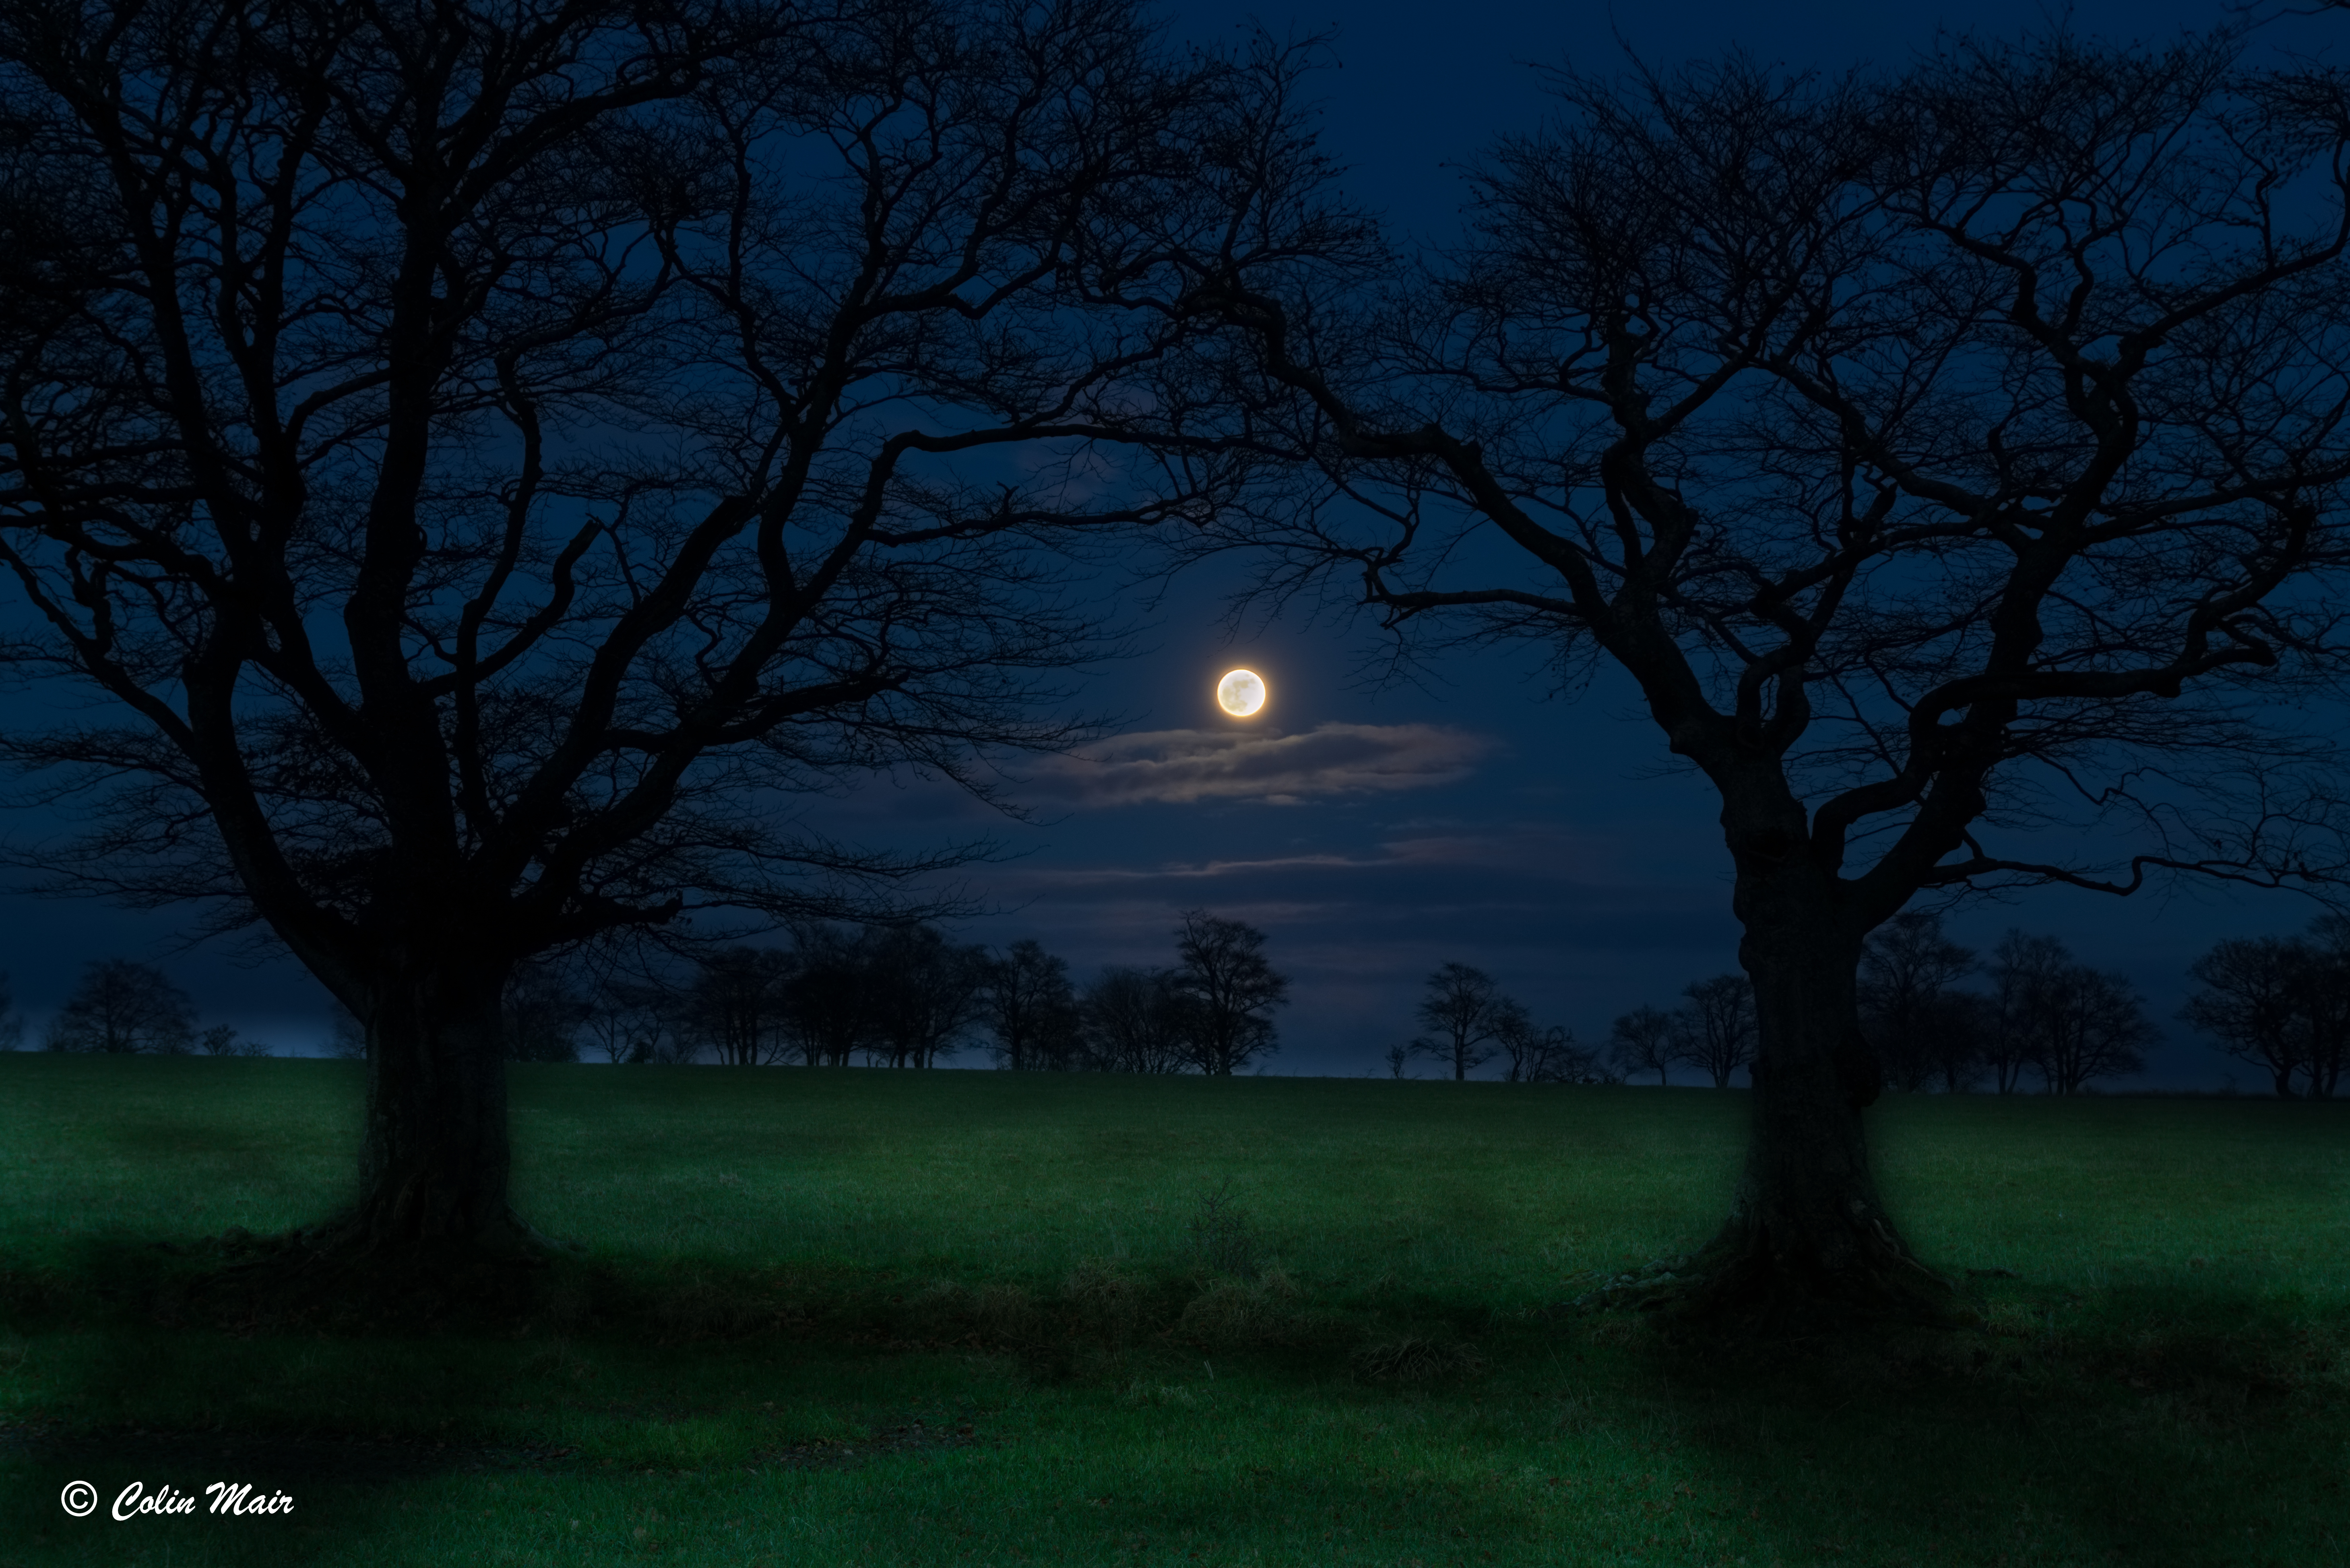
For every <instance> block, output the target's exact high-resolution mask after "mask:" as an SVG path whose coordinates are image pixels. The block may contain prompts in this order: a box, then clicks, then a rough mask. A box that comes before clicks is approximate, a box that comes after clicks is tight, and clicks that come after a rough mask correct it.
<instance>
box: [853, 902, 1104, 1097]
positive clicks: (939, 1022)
mask: <svg viewBox="0 0 2350 1568" xmlns="http://www.w3.org/2000/svg"><path fill="white" fill-rule="evenodd" d="M1065 967H1066V966H1065ZM990 969H991V963H990V961H989V959H988V956H987V950H985V949H984V948H978V947H959V946H957V945H956V944H954V943H953V942H951V941H949V940H947V938H946V933H945V932H943V931H941V930H940V929H938V928H937V927H936V926H930V925H914V926H892V927H888V928H885V929H881V930H878V931H874V932H871V933H869V934H868V940H867V960H866V976H867V984H868V986H870V987H871V988H872V1000H871V1008H872V1033H871V1036H870V1043H869V1044H868V1045H867V1047H866V1049H867V1051H868V1054H869V1057H870V1059H871V1060H875V1061H878V1062H880V1063H882V1064H886V1065H888V1066H891V1067H931V1066H935V1065H937V1064H938V1060H939V1058H940V1057H941V1056H951V1055H952V1054H954V1053H955V1052H956V1051H958V1050H960V1049H961V1048H962V1037H963V1035H964V1033H966V1032H967V1031H969V1030H970V1029H971V1028H972V1025H973V1024H974V1023H977V1022H978V1021H979V1018H980V1015H981V1013H982V1012H983V1005H984V1003H983V999H984V996H985V993H986V991H987V987H988V980H989V974H990ZM1066 989H1067V982H1066V979H1065V980H1064V981H1063V990H1064V991H1065V992H1066Z"/></svg>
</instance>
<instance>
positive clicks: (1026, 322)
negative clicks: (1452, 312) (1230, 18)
mask: <svg viewBox="0 0 2350 1568" xmlns="http://www.w3.org/2000/svg"><path fill="white" fill-rule="evenodd" d="M0 75H4V76H5V86H0V95H5V96H0V116H5V121H6V132H7V134H6V136H5V139H0V140H5V156H6V157H7V159H8V168H7V170H6V171H5V177H6V179H7V182H8V191H9V198H10V202H9V213H8V217H7V220H6V221H7V223H8V225H9V227H8V231H7V233H6V234H5V235H0V241H5V250H6V251H7V253H8V254H7V263H6V265H7V267H8V272H7V278H8V283H9V286H8V288H7V290H6V296H7V297H6V302H5V309H0V334H5V340H0V387H5V393H0V396H5V410H0V566H5V568H6V573H7V579H8V581H9V583H10V585H11V590H12V591H13V592H14V593H15V594H16V596H17V606H18V609H19V611H20V612H21V613H20V615H19V618H18V619H17V622H16V624H17V625H19V626H22V627H26V628H27V629H35V628H36V629H37V632H38V636H37V637H36V638H35V639H34V640H33V642H32V643H31V644H30V645H26V644H25V643H24V642H22V641H21V639H20V641H19V642H17V643H14V644H12V645H11V646H12V649H13V650H14V651H15V653H16V656H17V657H18V658H19V659H20V661H21V662H23V663H25V664H26V666H27V667H28V669H29V671H30V672H31V673H33V674H36V675H38V674H44V673H46V674H54V675H57V676H61V677H64V678H66V679H69V680H78V681H80V682H82V683H83V684H85V685H86V686H88V688H90V689H92V690H94V691H96V692H97V693H98V694H99V695H100V696H101V697H102V698H103V699H105V700H106V701H108V702H109V703H111V704H112V705H113V707H112V714H113V716H112V717H110V718H98V719H93V720H91V721H88V722H77V723H74V724H71V725H68V726H66V727H64V728H61V729H57V730H55V731H52V732H48V733H47V734H38V733H25V732H12V733H11V734H10V736H9V737H8V738H7V742H6V746H5V750H6V753H7V754H8V755H9V756H11V757H13V758H14V759H15V760H16V762H17V763H21V764H23V765H25V766H26V767H27V768H30V769H33V770H36V774H39V773H40V772H41V771H42V770H46V774H43V775H42V778H43V781H44V782H40V783H38V784H36V786H35V788H34V789H33V793H32V794H30V795H28V796H27V797H26V798H28V799H31V800H34V801H36V802H37V801H39V800H43V799H57V798H62V797H65V796H67V795H71V796H73V798H75V799H76V800H77V801H78V802H82V803H91V802H98V801H101V800H102V802H103V804H104V806H105V810H104V812H103V814H102V815H101V817H100V819H99V826H98V829H97V831H96V832H94V833H93V834H92V835H91V836H88V837H87V838H84V839H82V840H79V841H78V842H76V843H73V844H52V845H49V846H47V847H46V848H45V849H44V850H43V851H42V852H41V853H39V854H38V855H37V856H36V861H37V864H38V866H39V867H41V868H42V870H41V875H43V876H44V877H47V879H48V881H47V885H51V886H59V887H71V888H79V889H82V890H88V889H93V888H94V889H98V890H101V891H106V892H109V893H112V894H116V895H120V896H121V897H124V898H130V899H131V900H133V901H136V902H141V903H162V902H168V901H172V900H177V899H182V898H199V899H208V900H212V901H213V904H214V907H215V908H216V909H220V910H221V911H222V913H221V914H220V917H219V920H218V924H219V925H220V926H222V927H225V928H241V929H265V931H266V933H267V934H268V936H269V938H271V939H272V940H275V941H276V942H278V943H282V944H283V945H284V947H285V948H286V949H289V950H291V951H292V952H293V953H294V954H295V956H296V958H297V959H299V961H301V962H302V963H304V964H305V965H306V966H307V968H308V969H309V970H310V971H312V972H313V973H314V974H316V975H317V977H318V978H319V979H320V980H321V981H323V982H324V983H325V985H326V987H327V989H328V991H329V992H332V993H333V994H334V995H336V996H337V997H338V998H339V999H341V1001H342V1002H344V1003H345V1004H347V1005H348V1007H349V1008H350V1009H351V1011H352V1012H353V1013H354V1014H355V1015H356V1016H357V1017H358V1018H359V1019H360V1020H361V1021H362V1023H363V1026H364V1027H365V1029H366V1030H367V1032H368V1034H369V1050H368V1053H367V1055H368V1063H369V1081H370V1088H369V1096H368V1101H367V1105H368V1111H367V1116H366V1121H365V1132H364V1147H363V1151H362V1158H361V1161H360V1167H361V1176H360V1182H359V1190H358V1196H357V1199H356V1203H355V1205H354V1206H353V1208H352V1209H351V1210H350V1211H349V1212H348V1214H347V1215H345V1216H344V1217H343V1218H342V1220H340V1221H339V1222H338V1224H336V1225H334V1226H332V1227H329V1228H325V1229H321V1230H320V1231H317V1232H316V1233H314V1234H312V1235H311V1236H310V1237H309V1238H308V1240H310V1241H313V1242H314V1243H315V1244H316V1245H315V1247H314V1248H313V1251H312V1256H314V1257H315V1256H319V1255H328V1256H331V1255H334V1254H337V1253H339V1252H342V1251H348V1250H381V1249H387V1248H395V1249H406V1248H411V1247H414V1246H417V1245H421V1244H423V1243H427V1242H430V1243H432V1245H433V1247H434V1249H435V1251H440V1252H450V1251H463V1250H466V1249H476V1250H484V1251H505V1250H509V1249H513V1248H517V1247H522V1248H526V1247H529V1246H531V1245H533V1244H535V1243H534V1241H533V1238H532V1237H531V1235H530V1233H529V1232H528V1231H527V1228H526V1227H525V1226H522V1225H521V1224H520V1223H519V1222H518V1221H517V1220H515V1219H514V1217H513V1216H512V1215H511V1214H510V1212H509V1210H508V1206H507V1199H506V1193H507V1174H508V1168H509V1162H510V1161H509V1152H508V1145H507V1137H506V1115H505V1100H504V1077H503V1069H502V1068H501V1067H500V1065H499V1052H498V1050H497V1048H496V1040H497V1036H498V1031H499V1023H500V1021H499V1005H500V998H501V996H502V995H503V993H504V986H505V982H506V980H507V977H508V975H509V974H510V972H511V971H513V969H514V966H515V964H517V963H519V962H521V961H525V959H528V958H531V957H533V956H534V955H536V954H538V953H541V952H545V951H549V950H561V949H565V948H567V947H571V946H574V945H577V944H579V943H582V942H586V941H588V940H593V939H596V938H598V937H599V936H602V935H608V934H609V933H613V932H628V931H636V932H666V933H670V934H672V935H680V934H683V935H690V934H691V931H692V930H693V929H694V928H692V927H690V926H688V925H686V924H685V923H684V922H685V921H686V920H687V919H690V918H691V915H692V913H693V912H694V911H696V910H699V909H718V910H723V911H733V912H737V913H743V914H747V915H749V916H752V917H754V918H759V919H769V920H774V921H783V920H786V919H805V918H810V917H824V918H840V917H849V918H859V919H861V918H869V917H874V916H877V915H885V914H886V915H887V916H889V918H893V919H894V918H902V917H903V916H904V915H906V914H907V913H909V912H919V910H920V908H921V906H920V904H919V903H918V902H917V903H911V904H910V903H909V901H908V899H907V898H906V896H905V895H904V894H903V893H901V892H900V891H899V888H900V887H901V885H902V884H903V883H904V882H905V880H906V879H907V878H909V877H914V876H917V875H919V874H920V872H922V871H923V870H925V869H927V868H930V867H937V866H941V865H950V864H956V863H960V862H961V861H962V860H963V859H964V858H965V857H967V855H968V853H969V850H968V848H967V847H966V848H962V849H954V848H950V849H947V850H943V851H941V852H938V853H934V854H916V855H894V854H879V853H866V852H861V851H858V850H857V849H855V848H853V847H851V846H842V845H840V844H837V843H834V842H831V841H829V840H827V839H826V838H824V837H822V836H816V835H813V834H811V833H810V832H809V831H808V830H807V829H806V828H805V827H804V826H800V823H801V820H802V818H801V815H800V813H799V810H798V807H799V806H800V805H802V804H804V802H805V800H806V796H807V795H808V794H810V792H821V791H824V790H826V789H828V788H832V787H836V785H837V781H839V780H841V779H843V778H844V777H845V776H847V775H848V774H854V773H857V772H860V771H865V770H873V769H889V768H892V767H899V768H911V769H914V770H917V771H920V772H924V773H927V774H932V775H936V776H943V777H946V778H949V779H953V780H957V781H960V782H962V783H963V784H967V785H969V786H970V787H972V788H973V789H975V790H979V791H981V792H982V793H984V792H985V790H986V787H987V785H986V780H987V778H988V777H989V776H990V775H989V774H987V773H986V772H985V771H984V770H981V769H978V768H977V767H976V766H975V758H976V757H978V756H979V755H981V754H983V753H987V752H989V751H1003V750H1010V751H1014V752H1017V751H1021V750H1034V749H1038V748H1052V747H1056V746H1060V745H1064V744H1066V743H1068V742H1071V741H1072V740H1074V739H1076V738H1077V737H1079V736H1080V735H1082V734H1083V733H1085V732H1086V728H1085V726H1084V724H1083V723H1082V722H1079V721H1078V720H1076V719H1074V718H1072V717H1070V716H1069V709H1068V707H1067V705H1066V701H1063V700H1062V699H1061V696H1060V694H1059V693H1058V692H1057V691H1055V689H1054V688H1053V686H1052V685H1051V681H1052V680H1053V679H1055V674H1054V672H1056V671H1059V670H1066V668H1068V667H1069V666H1070V665H1071V664H1072V663H1073V662H1076V661H1079V660H1081V659H1084V658H1086V657H1087V655H1088V653H1089V652H1090V651H1093V650H1096V649H1100V648H1102V647H1103V646H1104V645H1103V644H1102V642H1101V641H1100V640H1099V639H1098V638H1097V636H1096V635H1095V632H1094V630H1093V613H1094V612H1093V610H1092V607H1089V606H1087V605H1084V604H1081V603H1076V602H1074V600H1073V598H1072V597H1070V596H1067V595H1066V594H1064V593H1063V592H1062V590H1061V589H1060V587H1058V578H1057V577H1056V576H1055V573H1056V571H1057V570H1058V568H1057V566H1055V564H1054V562H1053V561H1052V560H1051V559H1050V558H1048V557H1047V556H1045V555H1042V554H1040V549H1041V548H1042V546H1043V545H1044V544H1045V543H1047V542H1049V541H1051V540H1053V539H1055V538H1059V537H1061V536H1063V535H1065V534H1066V531H1067V530H1070V529H1075V528H1082V527H1086V526H1089V525H1109V524H1118V525H1124V524H1138V523H1140V524H1148V523H1153V522H1156V521H1159V520H1161V519H1165V518H1170V517H1184V516H1192V515H1201V514H1205V513H1206V512H1208V511H1210V510H1212V509H1213V508H1214V507H1215V506H1216V505H1217V504H1221V503H1222V501H1223V500H1224V499H1225V498H1226V497H1228V496H1229V495H1230V494H1232V493H1233V492H1234V490H1235V488H1236V487H1237V486H1239V485H1241V484H1242V483H1245V481H1246V479H1247V474H1248V472H1249V465H1250V463H1251V462H1252V461H1253V460H1252V459H1251V458H1250V457H1249V455H1248V454H1249V452H1251V451H1252V450H1253V446H1254V443H1253V440H1252V438H1251V436H1250V433H1249V431H1248V429H1247V426H1246V420H1245V416H1244V415H1242V414H1234V415H1232V416H1231V417H1225V416H1224V415H1222V413H1220V411H1219V410H1218V409H1217V408H1216V407H1211V406H1208V405H1206V404H1203V403H1202V402H1201V393H1202V392H1205V391H1212V390H1213V387H1212V385H1211V379H1209V378H1205V377H1203V376H1202V375H1201V373H1200V371H1199V369H1198V364H1197V361H1198V358H1199V357H1198V355H1197V354H1196V353H1195V352H1194V346H1195V345H1196V344H1199V343H1201V342H1203V341H1205V340H1206V339H1208V338H1209V337H1211V336H1212V335H1213V334H1215V333H1216V332H1218V331H1219V330H1220V328H1219V325H1218V323H1217V322H1215V321H1214V320H1213V319H1212V318H1211V316H1209V315H1206V314H1203V313H1201V312H1200V311H1198V310H1195V309H1192V308H1191V307H1189V306H1188V305H1187V304H1186V303H1185V301H1186V299H1187V298H1188V296H1189V295H1190V293H1191V290H1192V289H1193V287H1194V286H1195V283H1196V278H1197V275H1196V272H1195V271H1191V270H1187V269H1186V268H1185V267H1184V266H1182V265H1180V259H1179V258H1180V257H1182V256H1184V255H1186V254H1191V253H1193V252H1195V251H1199V250H1201V249H1205V250H1207V251H1209V252H1212V253H1214V254H1217V255H1218V256H1219V257H1220V258H1221V262H1222V265H1226V266H1229V267H1231V268H1234V269H1237V271H1238V272H1239V273H1240V274H1242V275H1252V276H1253V275H1255V274H1257V273H1258V272H1260V271H1262V270H1264V269H1267V268H1278V267H1287V266H1292V265H1297V264H1298V263H1299V262H1300V261H1301V260H1302V259H1303V258H1306V257H1310V256H1311V255H1313V254H1317V253H1319V252H1321V251H1324V250H1326V249H1329V248H1330V247H1332V246H1340V247H1344V246H1346V245H1349V244H1358V240H1357V232H1358V231H1357V226H1355V225H1351V224H1349V223H1332V222H1330V221H1328V220H1327V219H1326V216H1325V214H1323V213H1321V212H1319V211H1317V210H1315V209H1314V208H1312V207H1310V206H1306V207H1300V206H1296V205H1289V206H1284V207H1283V208H1282V209H1281V210H1280V211H1279V212H1277V213H1250V214H1248V217H1249V221H1248V222H1247V223H1238V224H1236V223H1234V222H1233V221H1232V216H1233V210H1234V201H1235V199H1236V193H1239V192H1245V191H1246V190H1248V189H1250V187H1249V185H1248V174H1247V171H1245V170H1244V169H1243V168H1241V167H1239V166H1238V163H1237V160H1238V159H1240V158H1242V157H1243V156H1252V155H1253V151H1254V150H1255V146H1256V144H1255V142H1254V141H1253V140H1251V139H1250V138H1248V137H1247V136H1246V135H1244V134H1237V133H1240V132H1244V131H1245V130H1246V125H1245V119H1244V117H1245V114H1246V111H1247V109H1248V105H1249V104H1250V103H1251V102H1252V101H1253V99H1254V98H1256V97H1258V96H1261V94H1262V87H1261V85H1260V84H1261V83H1262V80H1263V73H1262V72H1260V71H1257V70H1256V69H1255V67H1253V65H1252V64H1251V63H1250V62H1249V61H1247V60H1235V59H1233V58H1231V57H1224V56H1219V55H1215V54H1209V53H1200V52H1196V51H1194V52H1186V51H1182V50H1180V49H1178V48H1176V47H1171V46H1170V44H1169V43H1168V42H1167V41H1166V40H1165V39H1164V38H1163V37H1162V36H1160V35H1159V33H1158V32H1156V31H1154V25H1153V24H1152V23H1151V22H1150V21H1149V19H1148V18H1147V17H1146V16H1145V15H1144V14H1143V12H1142V11H1141V9H1140V8H1139V6H1138V5H1136V4H1134V3H1133V0H1066V3H1065V4H1054V5H1041V6H1030V7H1019V6H1011V7H1005V6H997V5H980V4H976V3H964V0H946V3H944V4H930V3H928V0H847V3H846V4H844V5H828V6H818V7H813V8H807V7H793V6H784V5H771V4H764V3H760V0H754V3H753V4H749V5H719V4H716V3H714V0H679V3H678V4H676V5H661V6H655V7H635V8H630V7H614V6H611V5H603V4H600V3H598V0H517V3H515V4H500V5H491V4H488V3H486V0H452V4H448V5H434V6H425V7H407V8H402V9H400V10H397V11H394V12H383V11H380V10H375V9H370V8H368V7H364V6H362V7H357V8H354V7H351V6H348V5H338V4H336V3H334V0H286V3H284V4H280V5H267V6H262V7H257V8H256V7H252V6H239V5H224V4H222V3H220V0H192V3H191V4H186V5H155V4H147V3H144V0H125V3H123V4H120V5H117V4H114V3H113V0H54V3H51V0H44V3H42V4H37V5H14V6H9V7H6V8H5V9H0ZM1120 452H1149V453H1151V454H1154V459H1153V461H1148V462H1137V463H1134V464H1131V465H1127V466H1121V464H1120V461H1119V457H1118V454H1119V453H1120ZM716 924H717V925H719V926H722V927H723V925H724V922H723V921H721V922H716Z"/></svg>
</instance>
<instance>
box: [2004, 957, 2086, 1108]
mask: <svg viewBox="0 0 2350 1568" xmlns="http://www.w3.org/2000/svg"><path fill="white" fill-rule="evenodd" d="M2072 962H2073V955H2072V954H2071V953H2070V952H2069V951H2067V950H2065V947H2064V943H2063V942H2061V941H2059V940H2056V939H2055V938H2054V937H2035V936H2030V935H2027V934H2026V933H2024V932H2022V931H2017V930H2011V931H2009V932H2008V933H2007V935H2006V936H2005V937H2004V938H2002V940H2001V941H2000V944H1999V947H1998V949H1997V950H1995V951H1994V953H1993V954H1992V961H1991V1027H1990V1028H1989V1029H1988V1030H1986V1031H1985V1033H1984V1036H1983V1059H1984V1061H1985V1063H1986V1064H1988V1065H1989V1066H1990V1068H1991V1073H1992V1075H1993V1077H1994V1079H1995V1081H1996V1084H1997V1086H1998V1089H1999V1092H2000V1093H2001V1094H2002V1095H2012V1094H2013V1093H2015V1092H2016V1090H2017V1089H2019V1088H2021V1087H2022V1084H2023V1070H2024V1069H2025V1068H2026V1067H2029V1066H2032V1065H2033V1064H2036V1063H2037V1062H2038V1061H2039V1059H2040V1046H2041V1043H2040V1031H2041V1028H2042V1026H2043V1023H2044V1021H2045V1020H2046V1019H2047V1017H2048V1016H2049V1014H2050V1013H2051V1012H2053V1011H2054V1008H2055V1006H2056V1002H2055V1001H2054V998H2055V997H2056V995H2057V993H2058V992H2060V991H2061V990H2062V989H2063V987H2064V975H2065V971H2067V970H2068V969H2069V968H2071V966H2072Z"/></svg>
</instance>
